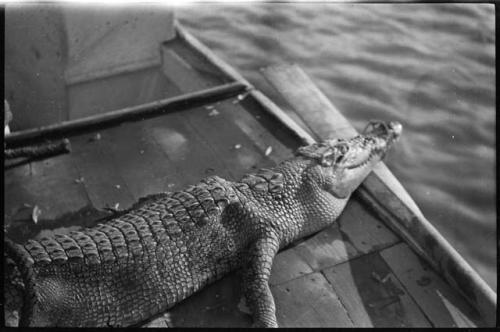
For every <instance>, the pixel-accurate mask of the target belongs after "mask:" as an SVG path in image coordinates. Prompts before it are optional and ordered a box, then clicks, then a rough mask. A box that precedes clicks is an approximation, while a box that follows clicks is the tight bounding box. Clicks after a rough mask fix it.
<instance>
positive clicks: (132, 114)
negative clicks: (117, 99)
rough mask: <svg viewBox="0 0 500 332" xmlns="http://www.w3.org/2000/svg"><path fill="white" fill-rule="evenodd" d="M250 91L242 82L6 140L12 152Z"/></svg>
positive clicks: (30, 131) (12, 134)
mask: <svg viewBox="0 0 500 332" xmlns="http://www.w3.org/2000/svg"><path fill="white" fill-rule="evenodd" d="M248 88H249V87H248V85H246V84H244V83H241V82H233V83H228V84H223V85H220V86H217V87H214V88H209V89H205V90H201V91H196V92H191V93H186V94H182V95H180V96H176V97H171V98H166V99H161V100H158V101H154V102H151V103H146V104H142V105H137V106H133V107H127V108H123V109H121V110H116V111H111V112H107V113H104V114H98V115H93V116H89V117H85V118H81V119H76V120H70V121H63V122H61V123H57V124H53V125H48V126H43V127H39V128H34V129H28V130H23V131H18V132H13V133H11V134H9V135H6V136H5V143H6V145H7V146H8V147H9V148H13V147H17V146H22V145H28V144H32V143H36V142H39V141H40V140H45V139H54V138H61V137H63V136H69V135H74V134H77V133H82V132H85V131H91V130H95V129H97V128H103V127H109V126H113V125H116V124H118V123H121V122H125V121H134V120H135V121H137V120H142V119H145V118H150V117H155V116H158V115H161V114H165V113H168V112H174V111H181V110H185V109H189V108H193V107H198V106H201V105H205V104H210V103H214V102H217V101H220V100H224V99H228V98H231V97H234V96H236V95H239V94H241V93H244V92H246V91H247V90H248Z"/></svg>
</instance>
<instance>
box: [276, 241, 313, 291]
mask: <svg viewBox="0 0 500 332" xmlns="http://www.w3.org/2000/svg"><path fill="white" fill-rule="evenodd" d="M312 272H313V270H312V269H311V267H310V266H309V264H307V262H306V260H304V258H302V257H301V256H300V255H299V254H298V253H297V251H296V250H295V248H293V247H292V248H288V249H285V250H283V251H281V252H280V253H278V254H277V255H276V257H275V258H274V261H273V268H272V271H271V278H270V279H269V284H270V285H279V284H282V283H284V282H288V281H290V280H293V279H296V278H299V277H302V276H304V275H306V274H309V273H312Z"/></svg>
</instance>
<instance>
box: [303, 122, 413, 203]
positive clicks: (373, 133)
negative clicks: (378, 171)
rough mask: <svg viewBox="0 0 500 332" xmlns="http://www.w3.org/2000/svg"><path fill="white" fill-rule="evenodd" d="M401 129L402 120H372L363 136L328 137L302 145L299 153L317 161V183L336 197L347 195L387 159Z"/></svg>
mask: <svg viewBox="0 0 500 332" xmlns="http://www.w3.org/2000/svg"><path fill="white" fill-rule="evenodd" d="M402 129H403V127H402V125H401V124H400V123H399V122H382V121H370V122H369V123H368V125H367V126H366V128H365V130H364V131H363V133H362V134H361V135H358V136H355V137H353V138H350V139H331V140H325V141H323V142H320V143H315V144H312V145H308V146H305V147H301V148H299V149H298V150H297V153H298V155H302V156H304V157H306V158H309V159H314V160H316V161H317V163H315V165H316V166H315V172H314V173H316V176H317V180H318V182H319V183H321V184H322V186H323V188H324V189H325V190H326V191H328V192H329V193H330V194H332V195H333V196H335V197H337V198H345V197H348V196H349V195H350V194H351V193H352V192H353V191H354V190H355V189H356V188H357V187H358V186H359V185H360V184H361V182H363V180H364V179H365V178H366V176H367V175H368V174H369V173H370V172H371V171H372V170H373V167H374V166H375V164H377V163H378V162H379V161H380V160H382V159H383V158H384V156H385V154H386V153H387V151H388V150H389V148H390V147H391V146H392V144H393V143H394V142H395V141H397V140H398V138H399V136H400V135H401V132H402Z"/></svg>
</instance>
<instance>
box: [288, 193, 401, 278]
mask: <svg viewBox="0 0 500 332" xmlns="http://www.w3.org/2000/svg"><path fill="white" fill-rule="evenodd" d="M398 241H399V238H398V237H397V236H395V235H394V233H392V232H391V231H390V230H389V229H387V227H386V226H385V225H384V224H382V222H381V221H380V220H378V219H376V218H374V217H373V216H372V215H370V213H369V212H368V211H367V210H366V209H365V208H364V207H363V206H362V205H361V204H360V202H359V201H357V200H356V199H351V200H350V201H349V202H348V203H347V206H346V208H345V209H344V212H342V215H341V216H340V217H339V219H338V220H337V222H336V223H335V224H334V225H332V226H331V227H329V228H327V229H325V230H323V231H321V232H320V233H318V234H316V235H314V236H313V237H311V238H310V239H308V240H306V241H304V242H302V243H300V244H298V245H297V247H296V248H295V250H296V251H297V252H298V253H299V255H300V256H302V257H303V258H304V259H305V261H306V262H308V264H309V265H310V266H311V268H312V269H313V270H315V271H318V270H321V269H324V268H326V267H329V266H334V265H337V264H339V263H342V262H345V261H347V260H349V259H352V258H355V257H358V256H360V255H363V254H368V253H371V252H374V251H378V250H380V249H381V248H386V247H388V246H391V245H393V244H394V243H397V242H398Z"/></svg>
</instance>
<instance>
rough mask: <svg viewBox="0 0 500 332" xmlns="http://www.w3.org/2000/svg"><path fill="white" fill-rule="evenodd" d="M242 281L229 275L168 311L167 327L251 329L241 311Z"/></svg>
mask: <svg viewBox="0 0 500 332" xmlns="http://www.w3.org/2000/svg"><path fill="white" fill-rule="evenodd" d="M240 302H242V292H241V278H240V277H239V276H238V274H237V273H231V274H229V275H227V276H226V277H224V279H222V280H219V281H217V282H215V283H213V284H211V285H209V286H207V287H205V288H204V289H203V290H201V291H200V292H199V293H197V294H195V295H193V296H191V297H189V298H187V299H185V300H184V301H182V302H181V303H179V304H177V305H176V306H175V307H173V308H172V309H170V310H169V313H168V318H167V319H168V321H169V323H168V325H169V326H170V327H250V325H251V323H252V320H251V317H250V315H249V314H247V313H245V312H243V311H241V309H240V308H242V305H241V304H240Z"/></svg>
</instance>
